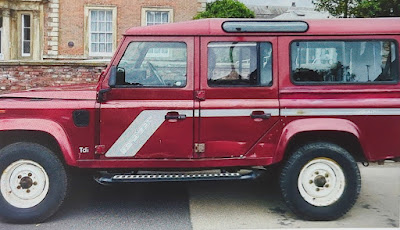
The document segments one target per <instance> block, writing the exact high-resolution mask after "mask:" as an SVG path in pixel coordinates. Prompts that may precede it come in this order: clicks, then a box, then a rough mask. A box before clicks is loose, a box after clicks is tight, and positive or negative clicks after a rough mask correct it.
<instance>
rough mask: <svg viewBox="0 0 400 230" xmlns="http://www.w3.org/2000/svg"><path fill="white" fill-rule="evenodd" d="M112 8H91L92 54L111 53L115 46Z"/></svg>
mask: <svg viewBox="0 0 400 230" xmlns="http://www.w3.org/2000/svg"><path fill="white" fill-rule="evenodd" d="M112 27H113V21H112V10H90V36H89V37H90V54H91V55H104V54H106V55H111V54H112V47H113V28H112Z"/></svg>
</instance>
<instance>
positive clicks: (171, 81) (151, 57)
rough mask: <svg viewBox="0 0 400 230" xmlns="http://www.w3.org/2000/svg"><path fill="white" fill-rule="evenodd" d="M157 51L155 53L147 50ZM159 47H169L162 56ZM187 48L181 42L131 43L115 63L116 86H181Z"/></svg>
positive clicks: (184, 77)
mask: <svg viewBox="0 0 400 230" xmlns="http://www.w3.org/2000/svg"><path fill="white" fill-rule="evenodd" d="M151 50H158V52H159V53H158V54H157V55H155V54H154V53H150V51H151ZM161 50H169V53H170V54H171V55H167V56H164V55H163V54H161V52H160V51H161ZM186 68H187V51H186V44H185V43H181V42H132V43H130V44H129V46H128V48H127V50H126V51H125V54H124V56H123V57H122V58H121V61H120V63H119V64H118V69H119V72H120V73H121V75H119V76H120V77H119V78H118V80H117V84H118V85H129V86H132V87H144V86H147V87H184V86H185V85H186Z"/></svg>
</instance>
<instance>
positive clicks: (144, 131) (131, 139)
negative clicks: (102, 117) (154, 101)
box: [106, 110, 193, 157]
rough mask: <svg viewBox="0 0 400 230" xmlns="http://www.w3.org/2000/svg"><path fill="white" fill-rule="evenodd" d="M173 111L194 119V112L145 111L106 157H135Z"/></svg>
mask: <svg viewBox="0 0 400 230" xmlns="http://www.w3.org/2000/svg"><path fill="white" fill-rule="evenodd" d="M171 111H174V112H178V113H179V114H185V115H186V116H187V117H193V111H192V110H145V111H143V112H141V113H140V114H139V115H138V116H137V117H136V119H135V120H134V121H133V122H132V123H131V124H130V125H129V127H128V128H127V129H126V130H125V132H124V133H122V135H121V136H120V137H119V138H118V140H117V141H116V142H115V143H114V144H113V145H112V146H111V148H110V149H109V150H108V151H107V152H106V157H133V156H135V155H136V154H137V153H138V152H139V150H140V149H141V148H142V147H143V145H144V144H146V142H147V141H148V140H149V139H150V137H151V136H152V135H153V134H154V133H155V131H156V130H157V129H158V128H159V127H160V126H161V124H162V123H163V122H164V121H165V115H166V114H167V113H168V112H171Z"/></svg>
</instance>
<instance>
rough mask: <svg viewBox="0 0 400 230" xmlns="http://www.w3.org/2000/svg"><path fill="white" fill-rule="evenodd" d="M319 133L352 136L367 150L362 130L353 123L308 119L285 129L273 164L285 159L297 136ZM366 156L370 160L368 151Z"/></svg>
mask: <svg viewBox="0 0 400 230" xmlns="http://www.w3.org/2000/svg"><path fill="white" fill-rule="evenodd" d="M317 131H332V132H344V133H348V134H351V135H353V136H354V137H356V138H357V140H359V142H360V145H361V148H362V149H364V150H365V146H364V145H363V144H362V143H363V142H362V141H361V140H360V139H362V134H361V132H360V129H359V128H358V126H357V125H356V124H354V123H353V122H351V121H349V120H346V119H341V118H306V119H299V120H294V121H292V122H290V123H288V124H287V125H286V126H285V127H284V128H283V130H282V133H281V137H280V139H279V142H278V146H277V149H276V152H275V154H274V159H273V161H272V162H273V163H278V162H279V161H281V160H282V159H283V157H284V155H285V152H286V149H287V147H288V145H289V143H290V142H291V141H292V139H293V137H295V136H296V135H297V134H300V133H305V132H317ZM364 154H365V157H367V158H369V156H368V155H367V152H366V151H364Z"/></svg>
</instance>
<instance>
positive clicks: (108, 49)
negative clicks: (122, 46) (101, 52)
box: [106, 43, 112, 53]
mask: <svg viewBox="0 0 400 230" xmlns="http://www.w3.org/2000/svg"><path fill="white" fill-rule="evenodd" d="M106 52H107V53H111V52H112V43H107V46H106Z"/></svg>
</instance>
